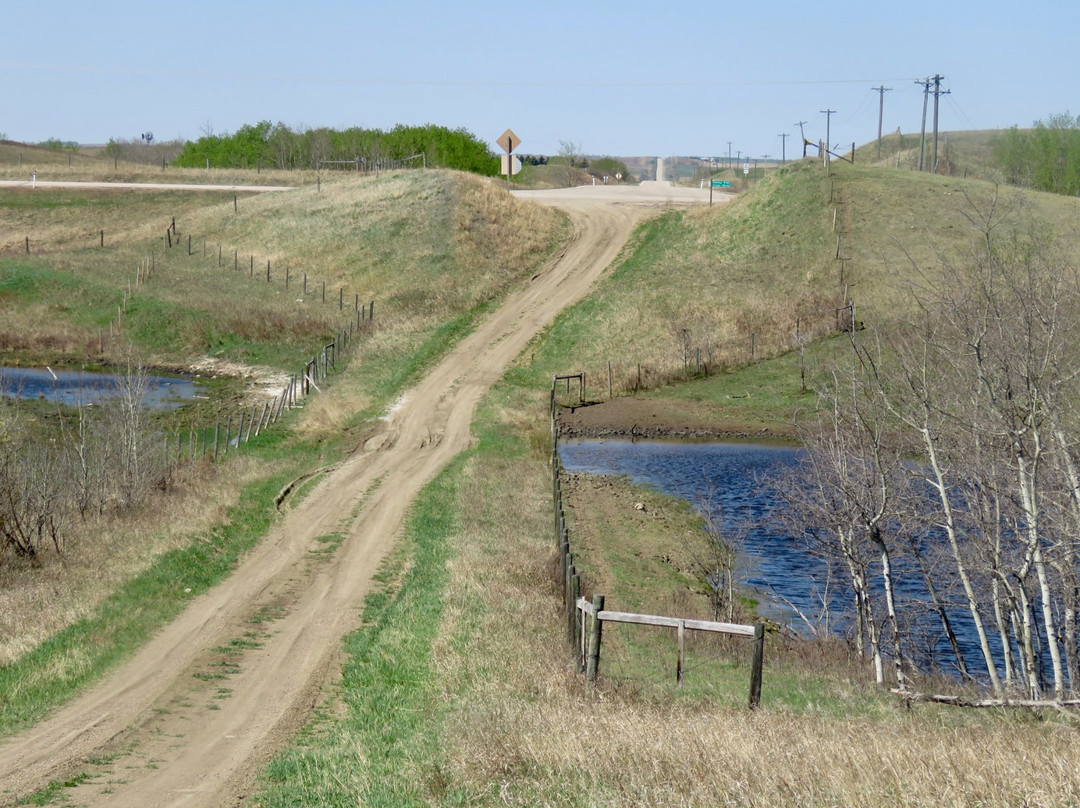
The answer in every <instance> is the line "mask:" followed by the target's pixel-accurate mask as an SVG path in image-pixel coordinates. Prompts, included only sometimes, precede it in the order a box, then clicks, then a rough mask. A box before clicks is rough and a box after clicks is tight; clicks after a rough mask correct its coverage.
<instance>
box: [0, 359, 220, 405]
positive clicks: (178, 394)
mask: <svg viewBox="0 0 1080 808" xmlns="http://www.w3.org/2000/svg"><path fill="white" fill-rule="evenodd" d="M124 378H125V377H124V376H123V375H120V374H111V373H95V372H90V371H85V370H55V371H54V370H50V369H49V368H11V367H0V395H3V396H4V397H5V398H16V399H31V400H34V399H36V400H40V401H47V402H50V403H59V404H63V405H66V406H71V407H80V406H85V405H87V404H101V403H103V402H105V401H108V400H110V399H115V398H119V397H120V396H122V395H123V394H124ZM147 382H148V383H147V388H146V394H145V396H144V397H143V405H144V406H145V407H147V408H149V409H152V410H158V411H167V410H174V409H176V408H178V407H182V406H184V405H185V404H187V403H189V402H190V401H192V400H194V399H195V398H197V397H200V396H205V395H206V391H205V390H204V389H203V387H202V386H201V385H200V384H198V383H197V382H196V381H195V380H194V379H190V378H186V377H173V376H149V377H147Z"/></svg>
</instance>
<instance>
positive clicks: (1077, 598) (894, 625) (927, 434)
mask: <svg viewBox="0 0 1080 808" xmlns="http://www.w3.org/2000/svg"><path fill="white" fill-rule="evenodd" d="M1006 216H1007V212H1005V211H1003V210H1002V205H1001V202H1000V200H999V199H998V198H997V196H996V195H995V197H994V198H993V199H991V200H988V201H987V202H985V203H983V204H981V205H975V204H974V203H972V208H971V213H970V215H969V219H970V220H971V221H972V222H973V223H974V224H975V225H976V226H977V230H978V233H979V236H978V242H977V244H976V245H975V249H974V251H973V253H972V255H971V256H970V257H969V258H968V259H966V260H964V261H962V262H959V263H946V264H945V265H944V266H943V267H941V268H937V269H935V270H934V271H921V272H920V273H919V274H918V283H917V285H916V286H915V288H913V290H912V292H911V294H912V302H913V306H912V308H911V311H912V312H913V315H912V316H911V317H910V318H908V319H907V320H905V321H902V322H897V323H896V324H895V325H893V326H891V327H888V328H884V329H881V330H880V331H878V332H877V333H876V334H875V335H874V336H873V337H870V336H867V335H865V334H861V333H858V332H855V331H852V332H851V334H850V340H851V342H850V350H849V351H847V352H846V354H847V359H846V360H844V361H842V362H839V363H837V364H836V366H834V367H833V368H832V369H831V370H830V371H828V372H827V373H826V374H825V375H824V376H823V378H822V379H821V380H820V386H819V390H820V391H821V397H822V403H823V410H824V412H825V414H826V417H825V418H824V420H823V423H821V424H818V425H816V426H815V427H814V428H811V429H807V430H805V432H804V435H803V438H804V441H805V445H806V447H807V460H806V461H805V463H804V464H803V465H802V467H801V468H800V469H799V471H798V473H797V474H798V476H797V477H796V478H795V479H793V480H789V481H787V484H785V485H783V486H782V489H783V490H784V491H785V492H787V493H786V498H787V500H788V505H789V506H790V507H789V509H788V510H787V513H788V514H789V515H790V525H791V526H793V527H796V528H797V530H798V533H799V534H801V535H802V536H803V537H804V538H805V539H806V540H807V541H808V542H809V544H810V545H811V547H812V548H814V549H815V550H816V551H817V552H819V553H820V554H821V555H822V556H823V557H825V558H826V559H828V561H829V564H830V569H831V570H832V573H831V576H830V577H831V578H832V581H833V582H834V583H835V582H836V581H840V582H842V589H843V591H844V592H846V598H845V599H847V600H848V602H850V604H851V614H852V616H853V622H854V626H853V638H854V641H855V644H856V647H857V649H858V651H859V652H860V653H861V654H862V655H864V656H865V658H866V659H868V660H869V661H870V664H871V665H872V667H873V670H874V672H875V675H876V677H877V679H878V681H879V682H882V683H886V682H888V681H892V682H894V683H895V684H897V685H898V686H899V687H900V688H901V689H907V688H908V687H909V686H910V685H911V683H912V681H913V678H912V677H913V675H914V674H917V673H920V672H923V671H925V670H927V669H933V668H952V669H953V670H954V671H956V672H958V673H959V675H960V676H961V677H962V678H964V679H967V680H971V681H974V682H978V683H979V684H981V685H984V686H986V687H988V688H989V689H990V690H991V691H992V692H993V693H994V694H995V696H997V697H999V698H1008V697H1010V696H1013V697H1015V696H1017V695H1020V696H1022V697H1024V698H1028V699H1047V698H1050V699H1054V700H1057V701H1060V700H1062V699H1063V698H1064V697H1065V696H1066V695H1067V694H1069V693H1072V694H1076V693H1077V692H1078V691H1080V646H1078V635H1077V616H1078V613H1080V373H1078V372H1077V368H1080V345H1078V344H1077V342H1076V340H1075V338H1074V335H1075V334H1076V333H1080V275H1078V273H1077V271H1076V269H1075V268H1074V267H1073V266H1071V265H1070V263H1069V262H1068V261H1067V260H1066V259H1065V258H1063V257H1062V256H1061V255H1059V254H1058V253H1057V252H1055V251H1054V250H1053V249H1052V248H1051V247H1048V246H1047V243H1048V241H1047V239H1046V238H1045V237H1043V235H1042V234H1038V233H1027V234H1022V233H1021V234H1018V233H1015V232H1014V233H1008V234H1006V233H999V232H998V231H999V229H1000V228H1002V227H1003V225H1002V222H1003V221H1004V220H1005V218H1006ZM901 580H902V581H903V584H901V583H900V581H901ZM823 583H824V582H823ZM912 583H917V584H918V586H915V587H913V586H912V585H911V584H912ZM961 622H962V623H963V624H965V629H964V630H965V632H966V633H967V634H968V635H969V636H970V637H972V638H973V641H972V642H969V643H968V644H967V649H966V652H965V649H964V648H962V645H964V643H962V642H961V640H960V639H959V638H958V634H959V631H958V624H959V623H961ZM942 649H944V651H942Z"/></svg>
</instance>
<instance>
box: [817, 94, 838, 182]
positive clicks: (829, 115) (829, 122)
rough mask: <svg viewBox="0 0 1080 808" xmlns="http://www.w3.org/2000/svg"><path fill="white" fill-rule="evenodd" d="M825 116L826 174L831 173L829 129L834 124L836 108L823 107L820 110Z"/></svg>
mask: <svg viewBox="0 0 1080 808" xmlns="http://www.w3.org/2000/svg"><path fill="white" fill-rule="evenodd" d="M818 111H819V112H820V113H821V114H822V115H824V116H825V176H828V175H829V144H830V142H831V141H830V139H829V129H830V127H831V125H832V116H833V115H835V114H836V110H835V109H822V110H818Z"/></svg>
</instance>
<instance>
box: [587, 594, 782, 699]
mask: <svg viewBox="0 0 1080 808" xmlns="http://www.w3.org/2000/svg"><path fill="white" fill-rule="evenodd" d="M576 606H577V610H578V612H579V613H580V614H581V622H582V626H581V632H580V636H581V639H582V642H581V647H580V653H581V654H582V655H583V656H584V657H585V683H586V687H587V688H591V686H592V684H593V683H594V682H595V681H596V675H597V673H598V672H599V668H600V643H601V637H602V630H601V626H602V624H603V623H632V624H636V625H643V626H660V627H663V628H674V629H676V630H677V631H678V634H679V656H678V662H677V663H676V671H675V676H676V681H677V682H678V683H679V685H680V686H681V685H682V678H683V662H684V659H685V654H686V631H688V630H689V631H708V632H711V633H713V634H730V635H734V636H738V637H751V638H753V640H754V650H753V660H752V662H751V665H750V707H751V708H754V707H757V706H758V705H759V704H761V674H762V662H763V657H764V652H765V625H764V623H757V624H755V625H752V626H748V625H742V624H739V623H718V622H716V621H713V620H695V619H691V618H685V617H667V616H665V615H658V614H636V613H634V612H616V611H612V610H609V609H605V608H604V596H603V595H596V596H594V598H593V602H592V603H590V602H589V601H588V600H586V599H585V598H581V597H579V598H578V599H577V604H576ZM586 617H588V618H590V619H591V624H590V630H589V631H588V632H587V636H588V640H587V642H586V639H585V638H586V630H585V625H584V623H585V620H586Z"/></svg>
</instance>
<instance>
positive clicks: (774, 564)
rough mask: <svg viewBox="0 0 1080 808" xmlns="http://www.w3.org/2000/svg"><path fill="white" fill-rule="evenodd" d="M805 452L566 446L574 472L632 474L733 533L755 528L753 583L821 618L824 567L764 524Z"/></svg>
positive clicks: (750, 548)
mask: <svg viewBox="0 0 1080 808" xmlns="http://www.w3.org/2000/svg"><path fill="white" fill-rule="evenodd" d="M800 451H801V450H800V449H797V448H793V447H791V446H769V445H758V444H744V443H684V442H677V441H672V442H668V441H636V442H631V441H618V440H614V441H580V442H573V443H565V444H561V445H560V447H559V454H560V457H561V458H562V462H563V466H564V467H565V468H566V469H567V470H568V471H584V472H589V473H592V474H625V475H626V476H627V477H629V478H630V479H631V480H633V481H634V482H635V483H638V484H641V485H648V486H650V487H652V488H655V489H656V490H658V491H662V492H664V493H666V494H670V495H672V496H677V497H681V498H682V499H685V500H687V501H688V502H690V503H691V504H692V505H694V506H695V507H697V508H698V509H699V510H701V509H702V506H703V505H704V504H705V503H709V504H710V505H711V507H712V511H713V512H714V513H722V514H723V517H724V523H725V527H726V528H728V529H729V530H736V529H737V527H738V526H739V525H743V524H746V525H750V526H751V527H750V528H749V533H748V534H747V536H746V538H745V540H744V542H743V547H742V550H743V552H744V554H745V556H746V562H747V566H748V568H749V574H748V577H747V579H746V582H747V583H748V584H749V585H750V586H751V587H753V588H755V589H757V590H758V591H759V593H760V594H761V595H762V596H763V597H765V598H767V599H769V600H771V601H778V600H780V597H777V595H779V596H782V598H784V599H787V600H790V601H791V603H792V604H793V605H794V606H795V607H796V608H798V609H799V610H800V611H802V612H804V613H806V614H815V615H816V614H817V613H818V612H819V611H820V610H821V591H820V589H821V581H823V580H824V568H823V567H821V565H820V562H819V561H818V560H817V559H816V558H814V557H812V556H810V555H809V554H808V553H807V552H806V549H805V547H804V546H803V544H802V542H801V541H799V540H793V539H792V538H790V537H789V536H786V535H784V534H782V533H778V532H776V531H775V530H771V529H769V528H768V527H765V525H766V522H767V520H766V517H767V516H768V513H769V511H770V509H772V508H773V507H774V505H775V502H774V498H773V494H772V493H771V491H770V490H769V489H768V485H767V483H768V481H769V480H770V478H772V477H775V475H776V474H777V472H778V471H780V470H782V469H784V468H790V467H791V466H793V465H795V464H796V463H797V462H798V458H799V454H800ZM808 565H816V566H818V567H821V569H820V570H814V569H811V568H808ZM817 572H820V575H818V574H816V573H817ZM770 609H771V610H772V615H771V616H774V617H781V616H782V617H783V618H784V619H785V620H786V619H787V618H788V617H789V614H790V610H783V609H781V608H780V607H779V606H778V605H776V604H775V603H773V605H772V606H771V607H770ZM766 611H768V610H766Z"/></svg>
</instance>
